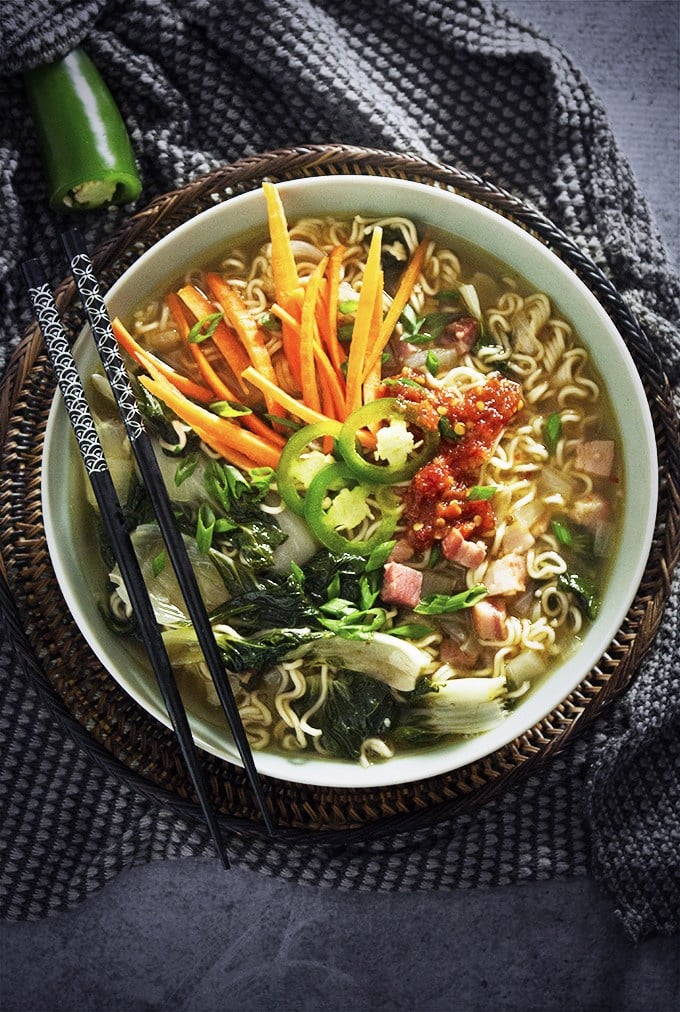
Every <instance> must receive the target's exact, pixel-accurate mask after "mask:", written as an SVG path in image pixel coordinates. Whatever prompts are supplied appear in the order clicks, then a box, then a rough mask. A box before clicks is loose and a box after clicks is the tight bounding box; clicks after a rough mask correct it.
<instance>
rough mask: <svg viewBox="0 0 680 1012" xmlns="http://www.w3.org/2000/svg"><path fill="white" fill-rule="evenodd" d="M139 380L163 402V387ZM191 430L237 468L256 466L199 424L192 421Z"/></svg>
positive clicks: (147, 380)
mask: <svg viewBox="0 0 680 1012" xmlns="http://www.w3.org/2000/svg"><path fill="white" fill-rule="evenodd" d="M140 378H141V382H142V383H143V384H144V386H145V387H147V389H148V390H150V391H151V393H153V394H154V396H155V397H157V398H158V399H159V400H163V390H164V389H165V387H163V388H160V389H159V387H158V386H157V385H154V380H150V379H149V378H148V376H142V377H140ZM164 403H165V401H164ZM191 428H192V429H193V431H194V432H195V433H196V435H197V436H198V438H199V439H200V440H201V441H202V442H203V443H205V445H206V446H209V447H210V449H211V450H214V451H215V453H219V454H220V456H222V457H226V459H227V460H229V462H230V463H232V464H236V466H237V467H243V468H246V469H247V468H250V467H257V466H258V465H257V464H256V463H255V461H253V460H251V459H250V458H249V457H246V456H244V455H243V454H241V453H239V452H238V450H234V449H233V447H230V446H226V445H225V444H224V443H223V442H222V441H221V440H220V439H217V437H216V436H215V434H214V432H211V431H209V430H207V429H205V428H203V426H202V425H200V424H199V423H197V422H195V421H194V422H193V424H192V425H191Z"/></svg>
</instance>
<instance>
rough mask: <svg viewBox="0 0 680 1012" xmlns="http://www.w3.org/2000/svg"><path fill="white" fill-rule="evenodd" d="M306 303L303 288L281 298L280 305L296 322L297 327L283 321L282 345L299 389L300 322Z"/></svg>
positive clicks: (300, 377)
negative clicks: (304, 302) (303, 304)
mask: <svg viewBox="0 0 680 1012" xmlns="http://www.w3.org/2000/svg"><path fill="white" fill-rule="evenodd" d="M303 301H304V290H303V289H302V288H301V287H298V288H295V289H294V290H293V291H292V292H288V293H286V294H283V295H281V296H279V304H280V305H281V307H282V308H283V309H284V310H285V312H287V313H288V314H289V316H291V317H292V318H293V319H294V320H295V321H296V322H297V326H292V325H289V324H288V323H287V322H286V321H285V320H282V321H281V343H282V345H283V354H284V355H285V356H286V361H287V362H288V365H289V367H290V372H291V375H292V377H293V379H294V380H295V382H296V383H297V385H298V387H299V388H302V365H301V362H300V321H301V319H302V303H303Z"/></svg>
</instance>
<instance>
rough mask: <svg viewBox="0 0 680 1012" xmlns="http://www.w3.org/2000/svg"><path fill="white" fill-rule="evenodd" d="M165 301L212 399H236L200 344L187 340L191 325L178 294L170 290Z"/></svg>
mask: <svg viewBox="0 0 680 1012" xmlns="http://www.w3.org/2000/svg"><path fill="white" fill-rule="evenodd" d="M165 301H166V302H167V304H168V308H169V310H170V312H171V313H172V315H173V317H174V320H175V323H176V324H177V329H178V330H179V332H180V335H181V337H183V338H184V340H185V341H186V344H187V347H188V349H189V351H190V353H191V356H192V358H193V360H194V362H195V363H196V366H197V368H198V370H199V372H200V373H201V376H202V377H203V379H204V380H205V382H206V383H207V385H208V386H209V387H210V389H211V390H212V392H213V394H214V395H215V396H214V398H213V400H215V399H217V400H221V401H238V397H237V395H236V394H235V393H234V392H233V390H231V388H230V387H228V386H227V384H226V383H225V382H224V380H223V379H222V378H221V377H220V376H218V375H217V373H216V372H215V370H214V369H213V367H212V366H211V364H210V362H209V361H208V357H207V355H206V354H205V352H204V351H203V349H202V348H201V346H200V344H195V343H194V342H192V341H189V340H188V337H189V331H190V330H191V327H190V326H189V321H188V320H187V318H186V316H185V315H184V309H183V308H182V303H181V301H180V299H179V298H178V296H177V295H174V294H173V293H172V292H170V294H169V295H168V296H166V300H165Z"/></svg>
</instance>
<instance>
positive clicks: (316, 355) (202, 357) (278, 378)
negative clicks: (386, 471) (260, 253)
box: [113, 182, 426, 468]
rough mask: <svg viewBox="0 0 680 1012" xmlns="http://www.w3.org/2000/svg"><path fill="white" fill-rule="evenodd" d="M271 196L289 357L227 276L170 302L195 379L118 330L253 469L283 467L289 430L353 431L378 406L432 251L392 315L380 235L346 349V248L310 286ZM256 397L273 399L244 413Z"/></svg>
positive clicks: (150, 385)
mask: <svg viewBox="0 0 680 1012" xmlns="http://www.w3.org/2000/svg"><path fill="white" fill-rule="evenodd" d="M263 191H264V196H265V201H266V207H267V219H268V224H269V235H270V239H271V269H272V279H273V285H274V303H273V305H272V306H271V307H270V312H271V314H272V316H275V317H276V318H277V319H278V320H279V321H280V324H281V345H280V351H279V352H278V356H279V357H278V358H277V356H276V355H274V356H272V355H271V354H270V351H269V349H268V346H267V340H266V338H265V334H264V333H263V331H262V329H261V327H260V325H259V323H258V320H257V319H256V318H255V316H254V315H253V314H252V313H251V311H250V309H249V307H248V306H247V304H246V303H245V302H244V299H243V297H242V295H241V292H240V291H239V290H238V288H236V287H234V286H233V285H231V284H229V282H228V281H226V280H225V279H224V278H223V277H222V276H221V275H220V274H218V273H215V272H208V273H207V274H205V276H204V281H203V283H202V285H203V287H204V288H205V291H201V290H200V289H199V288H198V287H197V286H196V285H194V284H188V283H187V284H184V285H183V286H181V287H180V288H179V289H178V290H177V291H176V292H172V293H170V294H169V295H167V296H166V304H167V307H168V309H169V311H170V314H171V316H172V319H173V321H174V324H175V327H176V329H177V332H178V334H179V336H180V339H181V341H182V343H183V345H184V346H185V351H188V357H189V360H190V361H192V362H193V366H194V369H193V370H191V369H190V370H189V371H190V372H192V375H193V378H192V376H187V375H184V373H182V372H180V371H179V370H178V369H177V368H174V367H172V366H170V365H168V364H167V363H165V362H163V361H162V360H161V359H160V358H159V357H158V355H157V354H154V353H152V352H150V351H148V350H147V349H145V348H144V347H143V346H142V345H141V344H140V343H139V342H138V341H137V340H135V338H134V337H133V336H132V335H131V334H130V333H129V332H128V331H127V330H126V329H125V327H124V326H123V324H122V323H121V322H120V320H114V323H113V331H114V334H115V336H116V338H117V340H118V342H119V343H120V345H121V347H122V348H123V349H124V350H125V351H126V352H127V353H128V355H130V357H131V358H132V359H133V360H134V361H135V363H136V364H137V365H138V366H139V367H140V369H141V370H142V371H141V372H140V374H139V381H140V383H142V385H143V386H144V387H145V388H146V389H147V390H148V391H149V393H151V394H152V395H153V396H154V397H156V398H158V400H159V401H161V402H162V403H163V404H165V405H166V407H168V408H169V409H170V410H171V411H172V412H173V413H174V414H175V415H176V416H177V417H178V418H180V419H181V420H182V421H184V422H185V423H186V424H187V425H190V426H191V427H192V428H193V429H194V431H195V432H196V433H197V434H198V436H199V438H200V439H201V440H202V441H203V442H204V443H205V444H206V445H207V446H209V447H210V448H211V449H213V450H214V451H215V452H216V453H219V454H220V455H221V456H223V457H224V458H225V459H227V460H228V461H230V462H231V463H233V464H236V465H237V466H239V467H243V468H252V467H262V466H268V467H276V466H277V463H278V459H279V456H280V453H281V449H282V447H283V446H284V444H285V437H284V435H282V432H283V431H284V429H285V428H286V426H289V425H292V426H293V427H295V426H296V425H300V424H308V423H311V422H318V421H328V420H334V421H341V422H342V421H344V420H345V418H347V416H348V415H350V414H351V413H352V412H353V411H355V410H356V409H357V408H358V407H360V406H361V405H362V403H365V402H366V401H368V400H373V399H374V398H375V396H376V393H377V390H378V388H379V386H380V382H381V366H382V353H383V351H384V350H385V347H386V345H387V343H388V341H389V339H390V337H391V335H392V332H393V330H394V328H395V326H396V324H397V322H398V321H399V317H400V316H401V314H402V312H403V310H404V307H405V306H406V304H407V302H408V300H409V298H410V296H411V293H412V291H413V288H414V286H415V284H416V282H417V280H418V277H419V275H420V272H421V270H422V266H423V261H424V259H425V250H426V242H422V243H421V244H420V245H419V246H418V248H417V249H416V250H415V252H414V254H413V257H412V259H411V261H410V262H409V264H408V265H407V267H406V268H405V270H404V272H403V275H402V277H401V281H400V283H399V286H398V288H397V292H396V294H395V296H394V299H393V300H392V302H391V304H390V306H389V309H388V310H387V313H386V314H384V313H383V297H384V291H383V284H384V281H383V272H382V269H381V243H382V229H381V228H380V227H379V226H375V227H374V228H373V232H372V235H371V242H370V246H369V251H368V256H367V259H366V265H365V268H364V274H363V279H362V284H361V290H360V293H359V297H358V302H357V306H356V316H355V321H354V327H353V331H352V339H351V342H350V344H349V349H348V350H347V351H346V350H345V348H344V347H343V344H342V343H341V341H340V338H339V335H338V315H339V312H340V296H339V291H340V284H341V281H342V276H343V257H344V255H345V252H346V250H345V247H344V246H342V245H338V246H335V247H334V248H333V249H332V250H330V252H329V253H328V255H327V256H324V257H322V258H321V260H320V261H319V263H318V264H317V265H316V267H315V268H314V270H313V271H312V273H311V275H310V276H309V277H306V278H300V277H299V274H298V269H297V265H296V262H295V256H294V253H293V246H292V243H291V240H290V235H289V231H288V223H287V220H286V215H285V212H284V208H283V204H282V202H281V197H280V194H279V191H278V190H277V188H276V187H275V186H274V185H273V184H272V183H267V182H266V183H263ZM281 359H283V361H281ZM173 361H174V359H173ZM253 391H255V392H256V393H255V396H256V397H258V398H259V397H261V398H262V399H263V400H264V406H265V412H264V413H263V414H258V413H257V410H253V409H252V408H250V407H248V406H246V404H244V401H245V402H249V403H252V402H253Z"/></svg>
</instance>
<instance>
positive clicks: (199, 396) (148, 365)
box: [111, 318, 215, 404]
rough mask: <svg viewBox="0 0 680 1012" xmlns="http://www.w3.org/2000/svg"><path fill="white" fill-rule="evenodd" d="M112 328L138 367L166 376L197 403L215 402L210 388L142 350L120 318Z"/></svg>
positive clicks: (112, 324) (113, 323)
mask: <svg viewBox="0 0 680 1012" xmlns="http://www.w3.org/2000/svg"><path fill="white" fill-rule="evenodd" d="M111 328H112V330H113V333H114V336H115V338H116V340H117V341H118V343H119V344H120V346H121V348H124V349H125V351H126V352H127V353H128V355H129V356H130V357H131V358H132V359H134V361H135V362H137V364H138V365H141V366H142V367H143V368H144V369H146V371H147V372H149V373H151V374H152V375H161V376H164V377H165V378H166V379H167V380H169V381H170V382H171V383H172V384H173V386H176V387H177V389H178V390H181V391H182V393H183V394H186V396H187V397H192V398H193V399H194V400H195V401H200V402H201V404H209V403H210V402H211V401H214V400H215V397H214V394H213V392H212V390H210V389H209V388H208V387H204V386H202V385H201V384H200V383H194V381H193V380H191V379H189V377H188V376H183V375H182V373H180V372H177V371H176V370H175V369H173V368H172V366H169V365H167V364H166V363H165V362H163V361H162V360H161V359H159V358H156V356H155V355H153V354H152V353H151V352H150V351H147V350H146V349H145V348H142V346H141V344H138V342H137V341H135V339H134V337H133V336H132V334H131V333H130V332H129V330H127V329H126V328H125V327H124V326H123V324H122V323H121V321H120V320H119V319H118V318H116V319H115V320H113V321H112V323H111Z"/></svg>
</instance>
